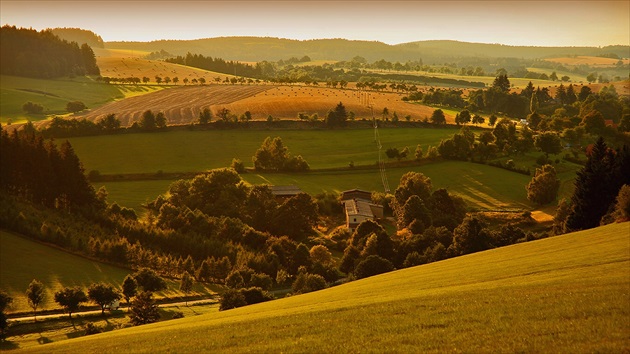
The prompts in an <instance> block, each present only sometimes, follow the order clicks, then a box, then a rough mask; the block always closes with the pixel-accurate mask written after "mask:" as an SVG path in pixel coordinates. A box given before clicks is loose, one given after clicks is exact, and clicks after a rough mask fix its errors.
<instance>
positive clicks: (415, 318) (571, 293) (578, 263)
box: [45, 223, 630, 353]
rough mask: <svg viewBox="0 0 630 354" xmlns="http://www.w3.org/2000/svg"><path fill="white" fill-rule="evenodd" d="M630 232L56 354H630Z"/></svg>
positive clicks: (406, 273) (515, 249)
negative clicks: (628, 353)
mask: <svg viewBox="0 0 630 354" xmlns="http://www.w3.org/2000/svg"><path fill="white" fill-rule="evenodd" d="M629 235H630V224H629V223H624V224H615V225H609V226H605V227H602V228H599V229H595V230H589V231H584V232H578V233H574V234H569V235H565V236H558V237H555V238H551V239H545V240H540V241H535V242H531V243H526V244H518V245H513V246H509V247H504V248H500V249H494V250H490V251H486V252H481V253H477V254H472V255H467V256H463V257H458V258H454V259H449V260H446V261H441V262H437V263H432V264H428V265H424V266H419V267H414V268H409V269H403V270H399V271H395V272H393V273H388V274H384V275H380V276H375V277H371V278H367V279H363V280H359V281H355V282H352V283H349V284H345V285H341V286H337V287H334V288H330V289H327V290H323V291H319V292H315V293H309V294H305V295H299V296H294V297H289V298H286V299H282V300H277V301H272V302H267V303H263V304H258V305H252V306H247V307H243V308H239V309H235V310H229V311H225V312H219V313H214V314H208V315H202V316H197V317H194V318H184V319H182V320H174V321H167V322H162V323H157V324H153V325H147V326H142V327H135V328H130V329H124V330H119V331H113V332H109V333H107V334H102V335H97V336H91V337H82V338H78V339H75V340H69V341H63V342H59V343H53V344H50V345H47V346H46V347H45V348H46V351H47V352H50V353H55V352H67V351H78V352H95V351H100V352H102V351H105V352H114V351H119V350H123V351H130V350H131V351H134V352H136V351H137V352H156V351H160V352H165V351H177V352H198V351H220V352H225V351H232V352H296V351H298V352H383V351H387V352H475V353H477V352H493V353H494V352H624V351H627V350H628V349H629V346H630V344H629V343H628V333H630V321H628V319H629V316H630V305H629V304H630V277H628V273H627V270H628V267H629V266H630V243H629V242H628V241H629V239H628V238H629V237H630V236H629Z"/></svg>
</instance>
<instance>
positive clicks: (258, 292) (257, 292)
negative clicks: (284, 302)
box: [240, 287, 274, 305]
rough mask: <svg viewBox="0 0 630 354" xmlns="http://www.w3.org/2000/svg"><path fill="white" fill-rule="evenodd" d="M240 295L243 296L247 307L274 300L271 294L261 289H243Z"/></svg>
mask: <svg viewBox="0 0 630 354" xmlns="http://www.w3.org/2000/svg"><path fill="white" fill-rule="evenodd" d="M240 293H241V294H243V297H244V298H245V302H246V303H247V305H253V304H257V303H260V302H265V301H269V300H273V299H274V297H273V295H271V294H270V293H268V292H266V291H264V290H263V289H261V288H259V287H251V288H247V289H241V290H240Z"/></svg>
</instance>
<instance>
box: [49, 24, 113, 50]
mask: <svg viewBox="0 0 630 354" xmlns="http://www.w3.org/2000/svg"><path fill="white" fill-rule="evenodd" d="M51 31H52V33H53V34H54V35H56V36H57V37H59V38H61V39H65V40H67V41H68V42H77V43H78V44H79V45H81V44H83V43H87V45H89V46H90V47H92V48H104V47H105V43H103V38H101V36H99V35H98V34H96V33H94V32H92V31H88V30H84V29H81V28H66V27H63V28H53V29H52V30H51Z"/></svg>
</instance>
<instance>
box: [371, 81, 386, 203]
mask: <svg viewBox="0 0 630 354" xmlns="http://www.w3.org/2000/svg"><path fill="white" fill-rule="evenodd" d="M366 102H367V106H368V107H369V108H370V110H371V111H372V122H373V124H374V142H375V143H376V148H377V149H378V169H379V173H380V175H381V182H382V183H383V189H384V190H385V193H390V189H389V181H388V180H387V173H386V171H385V161H383V145H382V144H381V137H380V135H379V134H378V123H377V122H376V118H375V117H374V106H373V105H372V104H371V103H370V96H369V94H368V93H367V92H366Z"/></svg>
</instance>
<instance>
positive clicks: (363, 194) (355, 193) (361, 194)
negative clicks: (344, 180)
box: [341, 189, 372, 200]
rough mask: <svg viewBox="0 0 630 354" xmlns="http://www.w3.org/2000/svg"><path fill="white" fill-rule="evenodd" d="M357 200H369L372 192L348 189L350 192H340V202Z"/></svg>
mask: <svg viewBox="0 0 630 354" xmlns="http://www.w3.org/2000/svg"><path fill="white" fill-rule="evenodd" d="M357 198H361V199H365V200H371V199H372V192H368V191H364V190H361V189H350V190H347V191H343V192H341V200H349V199H357Z"/></svg>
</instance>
